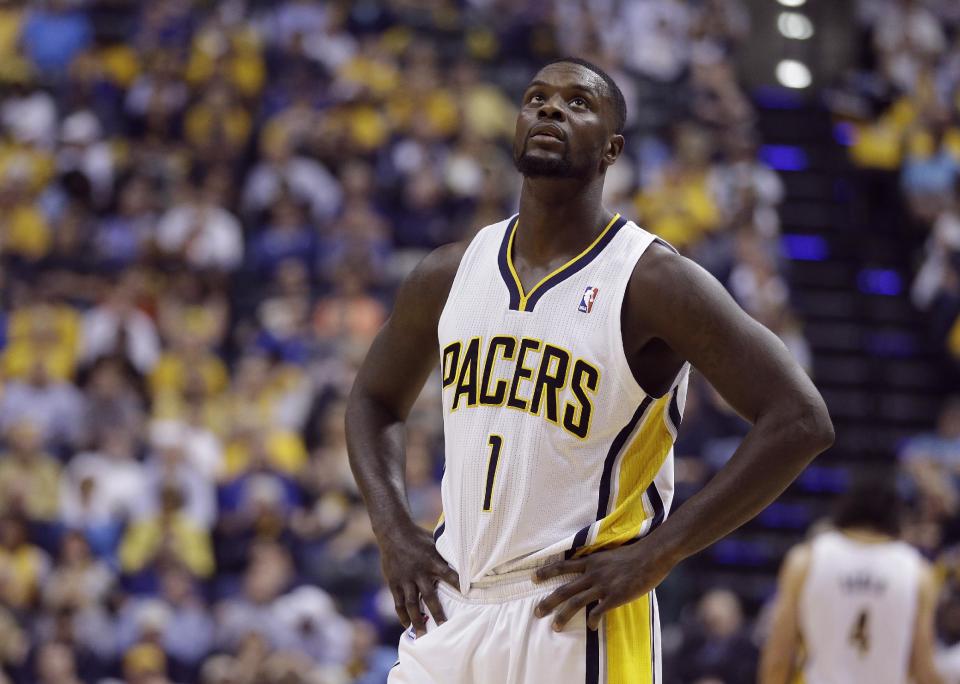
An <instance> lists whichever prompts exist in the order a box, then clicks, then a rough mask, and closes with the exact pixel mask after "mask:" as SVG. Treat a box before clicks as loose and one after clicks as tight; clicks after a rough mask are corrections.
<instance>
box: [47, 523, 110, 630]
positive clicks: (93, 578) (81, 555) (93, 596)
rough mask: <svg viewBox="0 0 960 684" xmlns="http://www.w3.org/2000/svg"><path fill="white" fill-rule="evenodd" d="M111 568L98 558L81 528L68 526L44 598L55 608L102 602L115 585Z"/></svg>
mask: <svg viewBox="0 0 960 684" xmlns="http://www.w3.org/2000/svg"><path fill="white" fill-rule="evenodd" d="M113 581H114V577H113V572H112V570H111V569H110V568H109V567H108V566H107V565H106V564H105V563H104V562H103V561H98V560H97V559H96V558H95V557H94V556H93V554H92V553H91V550H90V545H89V544H88V543H87V540H86V538H85V537H84V535H83V533H82V532H79V531H77V530H68V531H67V532H65V533H64V535H63V537H62V539H61V542H60V557H59V559H58V561H57V565H56V566H54V568H53V570H52V571H51V573H50V576H49V577H48V578H47V580H46V582H44V585H43V588H42V590H43V601H44V603H45V604H46V605H47V606H49V607H50V608H52V609H53V610H54V611H59V610H70V611H78V612H79V611H82V610H83V609H85V608H87V607H89V606H92V605H95V604H98V603H101V602H102V601H104V600H105V599H106V597H107V593H108V592H109V591H110V589H111V587H112V585H113Z"/></svg>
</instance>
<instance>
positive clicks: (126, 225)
mask: <svg viewBox="0 0 960 684" xmlns="http://www.w3.org/2000/svg"><path fill="white" fill-rule="evenodd" d="M153 194H154V193H153V189H152V186H151V184H150V181H149V180H148V179H147V178H145V177H143V176H131V177H130V178H128V179H127V180H126V181H124V182H123V183H122V185H121V188H120V190H119V199H118V201H117V207H116V210H115V211H114V212H113V213H111V214H109V215H107V216H106V217H105V218H104V219H103V220H102V221H101V223H100V226H99V229H98V230H97V231H96V236H95V238H94V248H95V250H96V255H97V261H98V263H99V264H100V265H101V266H102V267H103V268H106V269H109V270H118V269H123V268H126V267H129V266H131V265H133V264H134V263H135V262H136V261H137V259H138V258H140V257H141V256H142V255H143V254H144V253H145V252H146V250H147V247H148V244H149V242H150V240H152V239H153V236H154V232H155V225H156V221H157V217H156V211H155V207H154V204H153Z"/></svg>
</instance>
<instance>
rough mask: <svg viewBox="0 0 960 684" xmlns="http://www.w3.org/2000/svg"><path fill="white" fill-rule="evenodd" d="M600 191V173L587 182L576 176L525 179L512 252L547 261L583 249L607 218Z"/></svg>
mask: <svg viewBox="0 0 960 684" xmlns="http://www.w3.org/2000/svg"><path fill="white" fill-rule="evenodd" d="M602 194H603V176H599V177H597V178H595V179H594V180H593V181H591V182H589V183H587V184H584V183H583V181H582V180H579V179H568V178H563V179H559V178H524V179H523V188H522V189H521V191H520V223H519V225H518V227H517V237H516V242H515V244H514V254H515V255H516V254H520V255H522V256H523V258H524V259H525V260H527V261H533V262H540V261H542V262H546V261H549V260H551V259H553V258H555V257H556V256H557V255H560V254H572V255H576V254H579V253H580V252H582V251H583V250H584V249H585V248H586V247H587V246H589V245H590V243H591V242H593V240H594V239H595V238H596V237H597V235H598V234H599V233H600V231H602V230H603V228H604V226H606V224H607V223H608V222H609V220H610V217H611V214H610V213H609V212H607V211H606V210H605V209H604V208H603V205H602V203H601V196H602Z"/></svg>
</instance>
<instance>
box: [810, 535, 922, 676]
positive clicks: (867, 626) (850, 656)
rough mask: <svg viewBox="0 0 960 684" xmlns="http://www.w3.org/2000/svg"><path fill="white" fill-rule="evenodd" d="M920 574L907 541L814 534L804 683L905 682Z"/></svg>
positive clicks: (912, 550) (916, 554) (919, 561)
mask: <svg viewBox="0 0 960 684" xmlns="http://www.w3.org/2000/svg"><path fill="white" fill-rule="evenodd" d="M921 571H922V561H921V559H920V555H919V554H918V553H917V552H916V551H915V550H914V549H913V548H912V547H910V546H909V545H907V544H905V543H903V542H889V543H875V544H870V543H865V542H859V541H855V540H853V539H851V538H849V537H847V536H845V535H843V534H841V533H839V532H826V533H824V534H822V535H820V536H819V537H817V538H816V539H815V540H814V541H813V544H812V560H811V565H810V570H809V572H808V574H807V579H806V582H805V584H804V587H803V591H802V593H801V597H800V627H801V633H802V635H803V641H804V645H805V649H806V665H805V671H804V676H805V679H804V682H805V684H851V683H852V682H870V684H906V683H907V681H908V671H909V663H910V651H911V648H912V646H913V632H914V623H915V620H916V611H917V603H918V598H919V592H920V579H921Z"/></svg>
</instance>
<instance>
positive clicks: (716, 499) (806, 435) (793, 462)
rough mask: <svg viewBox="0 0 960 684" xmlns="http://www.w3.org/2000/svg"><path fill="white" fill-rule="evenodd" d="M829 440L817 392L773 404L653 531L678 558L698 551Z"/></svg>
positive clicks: (764, 500) (762, 503) (775, 492)
mask: <svg viewBox="0 0 960 684" xmlns="http://www.w3.org/2000/svg"><path fill="white" fill-rule="evenodd" d="M832 443H833V427H832V425H831V423H830V417H829V415H828V414H827V411H826V407H825V406H824V405H823V402H822V400H821V399H820V398H819V396H817V397H816V398H815V399H810V400H807V401H802V402H799V401H798V402H796V403H795V404H794V405H792V406H790V407H787V408H776V407H775V408H772V409H771V410H769V411H768V412H767V413H765V414H763V415H761V416H760V417H759V418H758V419H757V422H756V423H755V424H754V425H753V427H752V428H751V430H750V432H749V433H748V434H747V436H746V438H744V440H743V442H741V444H740V446H739V448H738V449H737V450H736V452H735V453H734V455H733V456H732V457H731V459H730V461H729V462H728V463H727V464H726V465H725V466H724V467H723V468H722V469H721V470H720V472H719V473H717V475H716V476H715V477H714V478H713V479H712V480H710V482H708V483H707V484H706V486H704V487H703V489H701V490H700V491H699V492H698V493H697V494H695V495H694V496H693V497H691V498H690V499H689V500H688V501H687V502H686V503H685V504H684V505H683V506H681V507H680V508H679V509H678V510H677V511H676V512H675V513H673V514H672V515H671V516H670V517H669V518H668V519H667V520H666V522H665V523H664V524H663V525H662V526H661V527H660V528H658V529H657V530H656V531H655V532H654V533H653V534H652V535H651V537H652V538H654V539H656V540H657V545H658V546H660V545H662V546H663V548H664V549H666V550H667V552H668V553H669V554H670V555H672V556H673V557H674V559H675V560H676V561H680V560H682V559H684V558H686V557H688V556H691V555H693V554H695V553H697V552H698V551H700V550H702V549H704V548H705V547H707V546H709V545H710V544H712V543H713V542H715V541H717V540H718V539H721V538H722V537H724V536H726V535H727V534H729V533H730V532H732V531H733V530H735V529H737V528H738V527H740V526H741V525H743V524H744V523H746V522H747V521H748V520H750V519H752V518H753V517H754V516H756V515H757V514H758V513H759V512H760V511H762V510H763V509H764V508H765V507H766V506H768V505H769V504H770V503H771V502H772V501H773V500H774V499H776V498H777V496H779V495H780V494H781V493H782V492H783V490H784V489H786V488H787V486H788V485H789V484H790V483H791V482H793V480H794V479H796V477H797V476H798V475H799V474H800V472H801V471H802V470H803V469H804V468H805V467H806V466H807V464H809V463H810V461H812V460H813V459H814V458H815V457H816V456H817V455H818V454H820V453H821V452H822V451H824V450H825V449H827V448H828V447H829V446H830V445H831V444H832Z"/></svg>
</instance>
